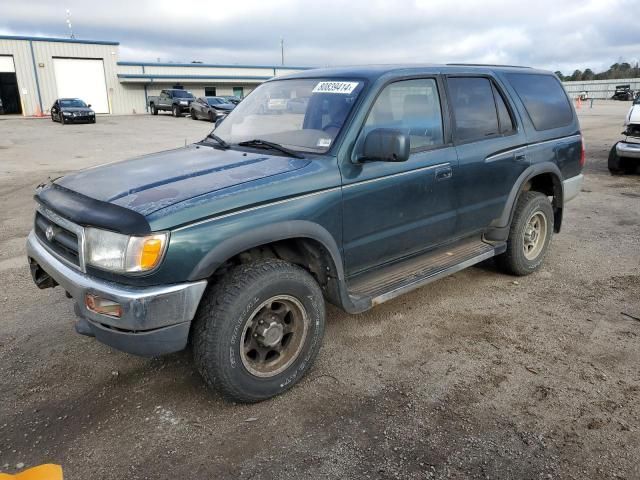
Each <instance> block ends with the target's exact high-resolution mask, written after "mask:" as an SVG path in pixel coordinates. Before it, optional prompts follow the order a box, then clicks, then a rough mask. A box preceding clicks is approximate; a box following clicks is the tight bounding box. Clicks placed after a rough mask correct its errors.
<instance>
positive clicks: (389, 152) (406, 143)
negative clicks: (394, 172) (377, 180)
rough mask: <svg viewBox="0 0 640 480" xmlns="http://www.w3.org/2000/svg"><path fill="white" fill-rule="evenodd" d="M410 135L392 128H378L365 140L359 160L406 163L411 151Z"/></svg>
mask: <svg viewBox="0 0 640 480" xmlns="http://www.w3.org/2000/svg"><path fill="white" fill-rule="evenodd" d="M410 143H411V141H410V139H409V135H407V134H405V133H403V132H401V131H400V130H394V129H392V128H376V129H375V130H372V131H370V132H369V133H368V134H367V136H366V138H365V139H364V146H363V149H362V153H361V154H360V155H359V158H358V160H378V161H383V162H406V161H407V160H408V159H409V150H410V149H411V145H410Z"/></svg>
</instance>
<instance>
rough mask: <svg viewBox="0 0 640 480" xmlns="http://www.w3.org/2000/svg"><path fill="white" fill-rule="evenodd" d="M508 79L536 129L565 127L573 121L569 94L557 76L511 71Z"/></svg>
mask: <svg viewBox="0 0 640 480" xmlns="http://www.w3.org/2000/svg"><path fill="white" fill-rule="evenodd" d="M507 79H508V80H509V83H511V85H512V86H513V88H514V89H515V91H516V93H517V94H518V96H519V97H520V100H522V103H523V104H524V108H525V109H526V110H527V113H528V114H529V118H531V121H532V122H533V126H534V128H535V129H536V130H549V129H551V128H558V127H564V126H566V125H569V124H570V123H571V122H572V121H573V111H572V110H571V105H570V104H569V100H568V99H567V95H566V94H565V92H564V89H563V88H562V85H560V82H559V81H558V80H556V78H555V77H552V76H551V75H539V74H527V73H509V74H507Z"/></svg>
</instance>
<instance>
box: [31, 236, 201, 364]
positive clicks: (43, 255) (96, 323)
mask: <svg viewBox="0 0 640 480" xmlns="http://www.w3.org/2000/svg"><path fill="white" fill-rule="evenodd" d="M27 255H28V257H29V263H30V266H31V270H32V274H33V275H34V280H36V278H37V275H38V273H39V272H40V270H38V269H42V270H43V271H44V272H46V274H48V275H49V276H51V278H53V280H55V282H56V283H57V284H59V285H60V286H61V287H62V288H64V289H65V290H66V291H67V292H68V293H69V294H70V295H71V296H72V297H73V299H74V301H75V311H76V314H77V315H78V317H80V318H79V320H78V323H77V324H76V330H77V331H78V332H79V333H83V334H88V335H93V336H95V337H96V339H97V340H98V341H100V342H102V343H105V344H107V345H109V346H112V347H114V348H116V349H118V350H122V351H125V352H129V353H133V354H135V355H141V356H155V355H161V354H165V353H171V352H176V351H179V350H182V349H184V348H185V347H186V345H187V341H188V337H189V328H190V324H191V320H193V317H194V316H195V313H196V310H197V308H198V304H199V303H200V298H201V297H202V294H203V293H204V290H205V288H206V286H207V282H206V281H205V280H201V281H198V282H192V283H179V284H174V285H160V286H152V287H133V286H129V285H122V284H118V283H114V282H107V281H104V280H100V279H97V278H94V277H91V276H89V275H86V274H84V273H82V272H80V271H78V270H76V269H74V268H72V267H70V266H68V265H66V264H65V263H63V262H61V261H60V260H58V258H57V257H56V256H55V255H54V254H52V253H51V252H49V250H47V248H45V247H44V246H43V245H42V244H41V243H40V241H39V240H38V238H37V237H36V235H35V233H34V232H33V231H32V232H31V233H29V237H28V238H27ZM40 273H41V272H40ZM37 284H38V282H37ZM40 284H41V285H42V282H40ZM39 286H40V285H39ZM86 294H92V295H97V296H99V297H102V298H105V299H108V300H112V301H114V302H118V303H119V304H120V305H121V309H122V315H121V317H119V318H115V317H111V316H109V315H103V314H99V313H96V312H93V311H91V310H88V309H87V307H86V305H85V295H86Z"/></svg>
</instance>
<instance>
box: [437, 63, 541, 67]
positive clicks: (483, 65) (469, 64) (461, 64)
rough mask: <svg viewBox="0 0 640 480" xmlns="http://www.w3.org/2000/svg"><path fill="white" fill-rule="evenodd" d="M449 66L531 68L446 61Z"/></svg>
mask: <svg viewBox="0 0 640 480" xmlns="http://www.w3.org/2000/svg"><path fill="white" fill-rule="evenodd" d="M447 65H450V66H456V67H507V68H531V67H525V66H523V65H497V64H491V63H447Z"/></svg>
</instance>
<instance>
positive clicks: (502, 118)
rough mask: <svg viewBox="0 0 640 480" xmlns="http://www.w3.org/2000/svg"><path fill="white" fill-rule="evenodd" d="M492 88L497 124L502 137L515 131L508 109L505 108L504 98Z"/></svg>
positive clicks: (493, 86)
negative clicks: (496, 111) (496, 110)
mask: <svg viewBox="0 0 640 480" xmlns="http://www.w3.org/2000/svg"><path fill="white" fill-rule="evenodd" d="M492 88H493V98H495V100H496V108H497V109H498V123H499V124H500V133H501V134H502V135H509V134H510V133H513V132H514V131H515V127H514V125H513V119H512V118H511V114H510V113H509V109H508V108H507V104H506V103H505V101H504V97H503V96H502V94H501V93H500V92H499V91H498V89H497V88H496V87H495V85H492Z"/></svg>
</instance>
